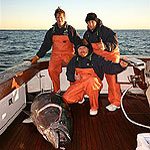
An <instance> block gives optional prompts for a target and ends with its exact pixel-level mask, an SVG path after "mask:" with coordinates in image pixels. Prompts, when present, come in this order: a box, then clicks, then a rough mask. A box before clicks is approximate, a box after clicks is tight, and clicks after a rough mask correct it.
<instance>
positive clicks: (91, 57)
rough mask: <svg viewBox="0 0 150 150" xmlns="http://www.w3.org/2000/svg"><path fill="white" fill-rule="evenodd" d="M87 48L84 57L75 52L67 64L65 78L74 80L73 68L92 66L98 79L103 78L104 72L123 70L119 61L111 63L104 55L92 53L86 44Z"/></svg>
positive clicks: (115, 72)
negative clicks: (86, 53) (87, 51)
mask: <svg viewBox="0 0 150 150" xmlns="http://www.w3.org/2000/svg"><path fill="white" fill-rule="evenodd" d="M88 48H90V50H89V53H88V55H87V56H86V57H81V56H79V55H78V53H77V55H76V56H74V57H73V58H72V59H71V60H70V62H69V64H68V65H67V72H66V75H67V80H69V81H70V82H74V81H75V78H74V76H75V68H80V69H85V68H93V69H94V71H95V73H96V74H97V76H98V77H99V78H100V80H103V78H104V73H106V74H111V75H113V74H117V73H120V72H122V71H123V70H124V68H122V67H121V65H120V63H113V62H112V61H109V60H106V59H105V58H104V57H101V56H99V55H96V54H95V53H93V52H92V49H91V46H90V47H89V46H88Z"/></svg>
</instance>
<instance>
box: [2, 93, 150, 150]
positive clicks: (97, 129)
mask: <svg viewBox="0 0 150 150" xmlns="http://www.w3.org/2000/svg"><path fill="white" fill-rule="evenodd" d="M123 103H124V107H125V110H126V112H127V113H128V115H129V117H130V118H132V119H133V120H134V121H137V122H139V123H142V124H145V125H148V126H150V107H148V102H147V99H146V97H139V96H138V97H131V96H125V98H124V102H123ZM108 104H109V102H108V100H107V95H101V96H100V98H99V113H98V115H96V116H94V117H91V116H90V115H89V109H90V107H89V101H88V99H86V102H85V103H83V104H82V105H80V104H72V105H70V107H71V111H72V116H73V138H72V142H71V143H68V144H66V145H65V148H66V150H135V149H136V146H137V141H136V140H137V134H139V133H148V132H150V130H149V129H145V128H143V127H139V126H136V125H133V124H132V123H130V122H129V121H128V120H127V119H126V118H125V116H124V115H123V112H122V110H121V109H119V110H117V111H115V112H108V111H107V110H106V109H105V107H106V105H108ZM25 118H27V115H26V114H25V113H23V112H22V113H21V114H20V115H19V116H18V117H17V118H16V119H15V120H14V122H13V123H12V124H11V125H10V126H9V127H8V129H7V130H6V131H5V132H4V133H3V134H2V135H1V136H0V150H54V148H53V147H52V145H51V144H50V143H49V142H47V141H46V140H45V139H44V138H43V137H42V135H41V134H40V133H39V132H38V131H37V129H36V127H35V126H34V125H33V124H22V121H23V120H24V119H25Z"/></svg>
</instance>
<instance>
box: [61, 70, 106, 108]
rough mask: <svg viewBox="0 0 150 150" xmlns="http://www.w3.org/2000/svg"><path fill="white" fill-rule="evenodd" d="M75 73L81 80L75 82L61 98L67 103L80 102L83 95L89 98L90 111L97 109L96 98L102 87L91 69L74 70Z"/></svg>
mask: <svg viewBox="0 0 150 150" xmlns="http://www.w3.org/2000/svg"><path fill="white" fill-rule="evenodd" d="M76 73H77V74H80V75H81V80H79V81H75V82H74V83H72V84H71V85H70V87H69V88H68V89H67V91H66V92H65V93H64V95H63V98H64V100H65V101H66V102H67V103H77V102H79V101H82V99H83V97H84V95H85V94H87V95H88V96H89V101H90V107H91V110H97V109H98V96H99V92H100V90H101V88H102V86H103V84H102V82H101V80H100V79H99V78H98V76H97V75H96V73H95V72H94V70H93V68H86V69H85V68H84V69H83V68H76Z"/></svg>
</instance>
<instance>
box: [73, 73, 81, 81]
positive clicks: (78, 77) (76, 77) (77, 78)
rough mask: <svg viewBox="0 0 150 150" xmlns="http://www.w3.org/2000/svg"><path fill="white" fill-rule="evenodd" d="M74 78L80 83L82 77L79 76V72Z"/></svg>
mask: <svg viewBox="0 0 150 150" xmlns="http://www.w3.org/2000/svg"><path fill="white" fill-rule="evenodd" d="M74 78H75V80H76V81H79V80H81V75H80V74H78V73H77V72H75V75H74Z"/></svg>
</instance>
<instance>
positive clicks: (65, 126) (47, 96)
mask: <svg viewBox="0 0 150 150" xmlns="http://www.w3.org/2000/svg"><path fill="white" fill-rule="evenodd" d="M31 118H32V120H33V123H34V125H35V126H36V127H37V129H38V131H39V132H40V133H41V134H42V135H43V137H44V138H45V139H46V140H47V141H49V142H50V143H51V144H52V145H53V146H54V147H55V148H59V147H60V146H62V145H64V144H66V143H68V142H70V141H71V136H72V117H71V113H70V111H69V108H68V106H67V104H66V103H65V102H64V101H63V99H62V97H61V96H59V95H54V94H52V93H42V94H40V95H38V96H36V97H35V99H34V101H33V103H32V105H31Z"/></svg>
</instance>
